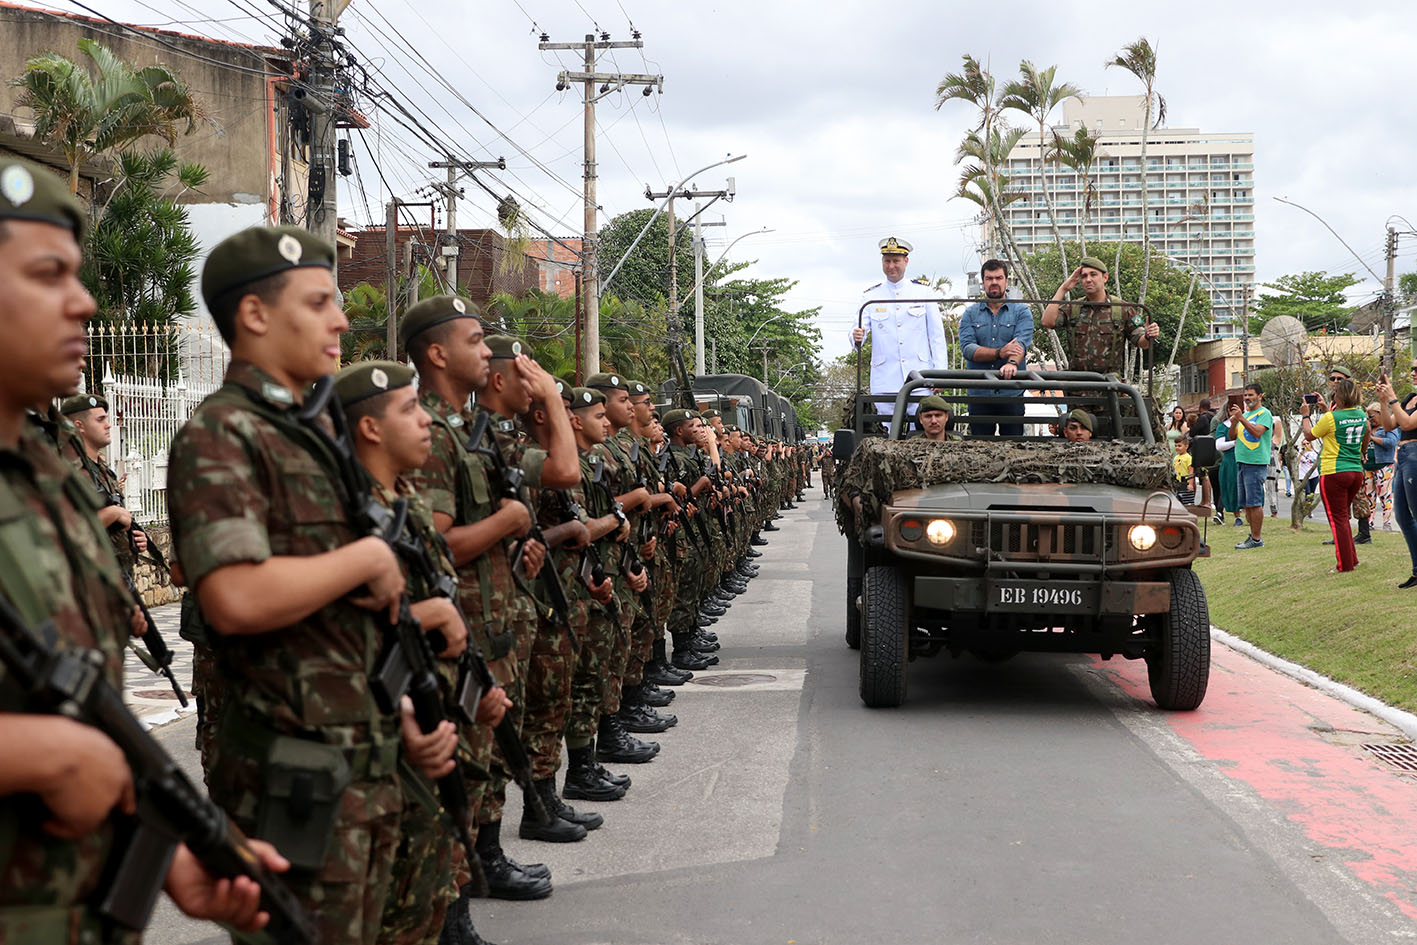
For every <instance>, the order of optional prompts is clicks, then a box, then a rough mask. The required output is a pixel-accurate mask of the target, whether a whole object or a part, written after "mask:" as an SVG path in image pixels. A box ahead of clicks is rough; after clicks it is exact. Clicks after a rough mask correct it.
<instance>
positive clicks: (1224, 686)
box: [1095, 643, 1417, 921]
mask: <svg viewBox="0 0 1417 945" xmlns="http://www.w3.org/2000/svg"><path fill="white" fill-rule="evenodd" d="M1095 669H1096V670H1097V671H1099V672H1101V673H1102V674H1103V675H1104V676H1106V677H1108V678H1110V679H1111V680H1112V681H1113V682H1114V683H1115V684H1116V685H1117V686H1119V687H1120V688H1122V689H1123V690H1124V691H1125V692H1127V693H1128V694H1129V695H1131V696H1132V697H1134V698H1135V699H1137V700H1138V701H1140V702H1149V701H1150V698H1151V697H1150V690H1149V688H1148V685H1147V678H1146V666H1145V664H1144V663H1142V662H1141V661H1140V660H1138V661H1134V662H1133V661H1126V662H1124V661H1119V660H1112V661H1109V662H1105V663H1104V662H1102V661H1101V660H1098V661H1096V665H1095ZM1165 719H1166V724H1167V725H1168V726H1169V728H1170V730H1171V731H1172V732H1173V733H1174V734H1175V735H1177V736H1178V737H1179V738H1181V739H1183V740H1184V742H1185V743H1186V744H1188V745H1189V746H1190V747H1191V748H1192V749H1194V751H1195V752H1196V754H1197V755H1199V756H1200V757H1202V758H1204V759H1206V760H1207V761H1209V762H1211V763H1212V764H1213V765H1214V767H1215V768H1216V770H1218V771H1220V772H1222V773H1223V774H1224V775H1225V776H1226V777H1227V778H1230V779H1232V780H1234V781H1238V782H1241V783H1243V784H1244V785H1246V786H1248V788H1249V789H1250V790H1252V791H1253V792H1254V794H1255V795H1257V796H1258V797H1259V798H1261V799H1263V801H1264V802H1265V803H1267V804H1268V805H1269V806H1270V807H1271V808H1272V809H1273V810H1274V811H1275V812H1277V813H1278V814H1280V815H1281V816H1283V817H1284V818H1285V819H1287V820H1288V821H1290V822H1291V823H1293V824H1296V825H1298V826H1299V827H1300V828H1301V829H1302V830H1303V832H1304V834H1305V836H1307V837H1308V838H1309V839H1310V840H1311V841H1313V842H1314V843H1315V844H1317V845H1319V846H1322V847H1324V848H1326V849H1328V850H1331V851H1333V856H1334V858H1336V859H1337V860H1339V861H1341V862H1342V863H1343V864H1344V865H1345V867H1346V868H1347V869H1348V870H1349V871H1350V872H1351V874H1352V875H1353V876H1354V877H1355V878H1356V879H1357V880H1359V881H1360V882H1361V883H1363V884H1366V885H1367V886H1368V887H1369V888H1370V889H1371V891H1372V892H1374V893H1375V894H1377V895H1378V896H1381V897H1382V898H1384V899H1386V900H1387V901H1388V902H1390V903H1392V904H1393V906H1395V907H1396V908H1397V909H1399V910H1400V911H1401V912H1402V913H1403V914H1405V915H1406V916H1407V917H1408V918H1410V919H1413V920H1414V921H1417V772H1413V773H1407V774H1404V773H1403V772H1401V771H1400V770H1399V769H1398V768H1395V767H1392V766H1390V765H1388V764H1385V763H1383V762H1381V761H1379V760H1377V759H1376V758H1375V757H1374V756H1373V754H1371V753H1370V752H1369V751H1367V750H1365V749H1364V748H1362V747H1361V745H1363V744H1370V743H1378V744H1392V743H1395V742H1405V741H1406V740H1405V739H1404V738H1402V737H1401V735H1400V733H1399V732H1398V731H1397V730H1396V729H1394V728H1393V727H1392V726H1390V725H1388V724H1387V723H1386V722H1384V721H1382V720H1381V719H1378V718H1376V717H1375V716H1372V715H1369V714H1368V713H1366V712H1362V711H1359V710H1357V709H1355V708H1353V707H1352V706H1350V705H1348V704H1347V703H1345V702H1343V701H1342V700H1340V699H1337V698H1335V697H1333V696H1330V695H1328V694H1326V693H1323V692H1320V691H1319V690H1317V689H1314V688H1311V687H1309V686H1307V685H1304V684H1303V683H1300V682H1298V681H1296V680H1293V679H1291V678H1289V677H1287V676H1284V675H1283V674H1281V673H1278V672H1276V671H1274V670H1271V669H1269V668H1268V667H1266V666H1263V665H1261V664H1259V663H1257V662H1255V661H1254V660H1252V659H1250V658H1249V657H1247V656H1245V655H1243V654H1241V653H1238V652H1236V651H1234V650H1232V649H1230V648H1228V647H1226V646H1222V645H1220V644H1219V643H1215V644H1214V645H1213V649H1212V663H1211V675H1210V686H1209V690H1208V691H1207V694H1206V698H1205V702H1204V703H1203V704H1202V705H1201V707H1200V708H1199V709H1197V710H1196V711H1194V712H1174V713H1169V714H1167V715H1166V716H1165ZM1413 760H1417V752H1414V753H1413Z"/></svg>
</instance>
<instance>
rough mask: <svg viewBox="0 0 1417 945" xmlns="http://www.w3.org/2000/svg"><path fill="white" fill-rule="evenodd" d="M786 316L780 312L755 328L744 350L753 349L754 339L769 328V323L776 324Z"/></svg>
mask: <svg viewBox="0 0 1417 945" xmlns="http://www.w3.org/2000/svg"><path fill="white" fill-rule="evenodd" d="M786 314H787V313H786V312H778V313H777V314H776V315H774V316H772V317H771V318H769V319H768V320H767V321H766V322H763V323H762V324H761V325H759V326H758V327H757V328H755V329H754V330H753V333H752V334H751V335H749V336H748V343H747V344H745V345H743V347H744V348H751V347H752V345H753V339H754V338H756V337H758V332H760V331H762V330H763V329H764V328H766V327H768V322H775V321H777V320H778V319H779V318H781V317H782V316H784V315H786ZM763 380H767V378H763Z"/></svg>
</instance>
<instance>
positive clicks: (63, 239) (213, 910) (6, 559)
mask: <svg viewBox="0 0 1417 945" xmlns="http://www.w3.org/2000/svg"><path fill="white" fill-rule="evenodd" d="M0 198H3V199H0V285H4V286H5V292H4V293H3V295H0V332H3V334H4V337H5V339H6V344H7V348H6V355H7V363H6V367H5V370H4V371H3V372H0V505H2V506H3V507H4V508H5V509H6V510H7V511H6V514H5V515H4V516H3V524H0V596H3V597H4V598H5V599H6V601H7V602H8V603H9V604H10V605H11V606H12V607H13V608H14V609H15V610H16V611H18V613H19V614H20V616H21V617H22V618H23V619H24V620H26V621H27V622H28V623H29V624H30V625H31V626H38V625H40V624H41V623H43V622H45V621H48V622H49V626H50V627H51V628H52V630H53V632H54V634H55V639H54V641H53V642H54V643H55V644H56V645H57V646H59V647H61V648H65V649H71V648H82V649H86V650H91V651H93V652H95V653H97V654H99V655H100V656H101V658H102V670H103V677H104V679H105V681H106V682H107V683H108V684H110V685H111V686H113V687H114V688H115V689H117V690H118V691H119V692H121V691H122V689H123V678H122V674H123V649H124V646H125V644H126V642H127V640H128V637H129V635H130V634H131V633H139V632H141V631H142V629H143V628H142V624H141V623H140V622H139V618H138V614H137V613H136V608H135V607H134V601H133V599H132V597H131V596H130V595H128V594H127V592H126V591H125V590H124V588H123V585H122V583H121V581H120V577H119V573H118V565H117V561H116V559H115V558H114V556H113V550H112V546H111V544H110V543H109V540H108V536H107V535H106V534H105V531H104V528H103V527H102V526H101V525H100V524H99V522H98V520H97V518H96V513H97V511H98V509H99V503H98V501H97V498H96V496H95V495H94V491H93V484H92V483H91V482H88V481H86V479H84V478H81V477H80V476H79V475H78V474H77V473H76V472H75V470H74V469H73V467H72V466H70V465H69V464H68V463H66V462H64V460H62V459H61V458H60V457H59V456H58V455H57V453H56V452H55V449H54V445H53V442H52V440H50V439H49V437H48V436H47V434H46V432H45V431H44V430H43V429H42V427H41V426H40V425H39V424H38V423H33V422H29V421H27V419H26V418H27V408H30V407H32V406H33V405H36V404H41V403H45V402H47V401H49V400H50V399H51V398H53V397H58V396H66V395H69V394H72V393H73V392H74V390H75V389H76V388H77V386H78V381H79V375H80V371H81V369H82V367H83V354H84V343H83V338H84V334H83V322H84V321H86V320H87V319H88V318H89V317H91V316H92V315H93V312H94V302H93V299H92V297H90V295H89V294H88V292H87V291H86V290H85V289H84V287H83V284H82V283H81V282H80V281H79V276H78V273H79V265H80V250H79V241H80V238H81V237H82V232H83V226H84V221H85V219H86V214H85V213H84V211H83V209H82V208H81V207H80V206H79V205H78V202H77V201H76V200H74V198H73V197H71V196H70V195H69V191H68V187H67V186H66V185H65V182H63V181H61V180H59V178H57V177H56V176H54V175H53V174H52V173H51V172H50V171H48V170H46V169H44V168H41V167H39V166H38V165H35V164H32V163H30V162H28V161H23V160H20V159H17V158H0ZM29 416H37V415H34V414H32V413H31V414H29ZM0 632H7V631H0ZM0 770H3V771H4V772H5V775H6V777H5V782H6V790H5V791H3V792H0V837H3V838H4V839H3V843H0V942H5V943H6V945H77V943H79V942H84V943H92V945H96V943H108V942H115V943H116V942H136V941H137V939H138V936H137V935H136V934H133V933H124V932H120V931H118V930H116V928H115V926H114V925H113V924H112V923H111V922H109V921H108V920H106V919H104V918H103V917H101V916H99V915H98V912H97V908H96V903H97V902H98V901H99V899H100V898H101V892H102V891H101V890H98V886H99V884H100V882H101V879H102V877H103V876H104V874H105V871H106V869H107V868H108V867H109V866H110V865H111V862H110V861H111V860H112V859H113V858H114V857H115V856H117V855H119V854H120V853H121V852H122V851H120V850H117V849H116V848H115V827H116V825H115V822H114V820H113V815H114V814H120V813H121V814H131V813H132V812H133V784H132V774H131V772H130V771H129V768H128V765H127V762H126V760H125V759H124V757H123V754H122V752H121V751H120V750H119V748H118V747H117V745H115V744H114V743H113V742H112V741H111V740H110V739H109V738H108V737H107V736H106V735H104V734H103V733H102V732H100V731H99V730H98V729H97V728H94V727H92V726H89V725H86V724H83V723H81V722H77V721H74V720H72V719H69V718H66V717H64V716H61V715H52V714H44V713H35V712H31V711H29V710H28V709H27V707H26V705H25V700H24V696H23V694H22V693H21V692H20V691H19V688H18V686H17V684H16V683H15V682H14V681H13V680H12V679H11V678H10V677H9V675H8V673H7V672H6V671H5V670H4V669H3V667H0ZM253 846H254V848H255V849H256V851H257V853H258V855H260V856H261V858H262V860H263V861H264V862H265V863H266V864H267V866H268V867H270V868H271V869H273V870H276V871H281V870H283V869H284V868H285V867H286V865H287V864H286V863H285V861H284V860H283V859H281V858H280V857H279V856H278V855H277V854H275V852H274V850H273V849H272V848H271V847H270V846H269V845H267V844H263V843H259V842H257V843H255V844H253ZM166 889H167V892H168V894H169V895H170V896H171V897H172V898H173V900H174V901H175V902H176V903H177V905H178V907H179V908H180V909H182V910H183V911H184V912H186V913H187V914H189V915H192V916H194V917H196V918H204V919H215V920H217V921H223V922H228V923H231V924H233V925H235V926H237V927H239V928H241V929H244V930H252V929H255V928H258V927H259V926H260V925H261V924H263V923H264V921H265V920H264V918H263V915H264V914H258V912H257V909H258V906H259V896H260V890H259V888H258V887H257V886H256V885H255V884H254V883H252V882H250V881H249V880H246V879H241V880H238V881H237V882H235V883H229V884H228V883H221V884H219V883H217V881H216V880H215V879H213V878H212V877H211V876H210V875H209V874H207V872H206V871H205V870H204V869H202V867H201V866H200V865H199V864H198V863H197V861H196V859H195V858H194V857H193V856H192V854H191V852H190V851H188V850H187V848H186V847H184V846H181V845H179V846H178V848H177V852H176V855H175V856H174V858H173V859H172V861H171V865H170V866H169V867H168V868H167V875H166Z"/></svg>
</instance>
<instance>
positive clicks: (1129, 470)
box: [832, 371, 1214, 710]
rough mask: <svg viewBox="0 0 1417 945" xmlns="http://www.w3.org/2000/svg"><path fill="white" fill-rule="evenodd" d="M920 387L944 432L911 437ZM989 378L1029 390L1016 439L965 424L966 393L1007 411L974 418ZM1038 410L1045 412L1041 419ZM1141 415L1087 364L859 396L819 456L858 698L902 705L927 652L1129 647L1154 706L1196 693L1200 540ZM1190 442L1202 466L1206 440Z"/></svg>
mask: <svg viewBox="0 0 1417 945" xmlns="http://www.w3.org/2000/svg"><path fill="white" fill-rule="evenodd" d="M930 388H933V389H934V392H935V393H937V394H939V395H941V396H943V397H944V398H945V399H946V400H947V401H948V402H950V403H951V405H952V407H953V408H954V409H953V415H954V418H955V419H954V420H952V422H951V426H952V428H953V437H952V439H950V440H948V441H946V442H943V443H940V442H932V441H926V440H922V439H919V438H910V436H909V434H910V429H909V428H910V426H911V424H912V418H913V414H914V409H915V405H914V401H915V400H916V399H918V398H919V397H920V396H921V395H923V394H929V393H931V390H929V389H930ZM1001 390H1022V391H1023V392H1024V396H1025V397H1027V402H1028V404H1029V411H1028V414H1029V415H1028V417H1027V421H1028V425H1027V426H1025V427H1024V431H1025V435H1021V436H1008V437H1005V436H998V435H993V436H977V437H976V436H972V435H969V434H968V433H967V424H966V423H965V422H964V419H963V416H962V415H963V414H964V413H965V410H964V407H965V406H966V405H968V406H969V407H970V410H971V418H970V419H974V420H976V421H982V420H987V419H993V420H997V421H1001V422H1008V421H1011V420H1014V421H1016V420H1018V418H1017V417H1015V416H1010V415H1007V414H1005V413H1002V412H1001V413H1000V414H999V415H997V416H992V417H990V416H986V415H987V414H988V412H989V404H990V403H995V404H998V403H1003V402H1004V396H1005V395H1002V394H1001V393H1000V391H1001ZM1040 404H1043V405H1049V406H1050V407H1051V408H1052V412H1053V416H1054V417H1056V420H1057V423H1055V424H1051V425H1050V424H1048V423H1047V422H1046V420H1045V421H1044V422H1042V423H1040V422H1039V417H1038V414H1039V411H1038V410H1037V407H1038V405H1040ZM1073 409H1086V410H1088V412H1089V413H1090V414H1092V415H1093V416H1092V419H1093V421H1094V423H1093V426H1094V427H1095V428H1096V430H1097V431H1098V434H1097V436H1096V437H1095V438H1094V439H1092V440H1090V441H1088V442H1068V441H1066V440H1064V439H1062V438H1061V437H1060V436H1059V435H1056V434H1060V433H1061V432H1062V429H1061V428H1062V426H1063V419H1064V416H1065V415H1066V414H1067V413H1068V412H1069V411H1071V410H1073ZM885 410H889V411H890V412H889V413H885V412H883V411H885ZM1150 413H1151V411H1150V410H1149V409H1148V407H1147V404H1146V402H1145V399H1144V398H1143V397H1142V396H1141V394H1140V393H1139V392H1138V391H1137V390H1136V389H1134V388H1133V387H1131V386H1129V385H1127V384H1124V383H1122V382H1121V381H1119V380H1118V379H1117V378H1116V376H1115V375H1102V374H1093V373H1086V372H1044V371H1026V372H1022V373H1020V374H1018V375H1017V376H1016V377H1014V378H1012V379H1008V380H1006V379H1004V378H1002V377H1001V376H1000V375H999V374H998V373H997V372H994V371H922V372H916V373H913V374H911V375H910V377H909V378H908V380H907V382H906V385H905V387H904V388H903V389H902V390H901V391H900V392H899V393H898V394H896V395H894V396H888V395H866V394H858V396H857V398H856V402H855V404H854V406H853V407H852V408H851V416H852V418H853V420H854V423H853V425H852V427H851V428H848V429H842V430H838V431H837V432H836V435H835V438H834V441H833V444H832V452H833V457H834V458H835V459H836V460H837V462H838V464H839V468H840V467H845V468H844V469H842V471H841V472H840V473H839V475H838V479H837V484H838V487H839V489H840V495H839V497H838V502H839V505H838V506H837V517H838V522H839V524H840V525H841V526H842V530H843V532H844V533H845V534H846V535H847V538H848V542H849V546H848V556H847V575H846V639H847V643H848V644H849V645H850V646H852V647H853V648H857V649H859V650H860V659H861V676H860V693H861V700H862V701H863V702H864V703H865V704H866V705H868V706H872V707H883V706H898V705H900V704H901V703H903V702H904V701H905V698H906V689H907V678H908V673H907V668H908V666H909V664H910V662H911V661H913V660H915V659H918V658H920V657H926V656H934V655H936V654H938V653H941V652H948V653H950V654H952V655H953V656H956V657H958V656H960V655H962V654H964V653H972V654H974V655H976V656H979V657H982V658H984V659H986V660H1001V659H1006V658H1008V657H1009V656H1012V655H1013V654H1015V653H1019V652H1048V653H1092V654H1097V655H1099V656H1101V657H1102V659H1104V660H1107V659H1112V658H1113V657H1117V656H1120V657H1123V658H1125V659H1142V660H1145V661H1146V665H1147V675H1148V678H1149V680H1150V684H1151V694H1152V697H1153V698H1154V699H1155V700H1156V704H1157V705H1158V706H1160V707H1161V708H1163V709H1173V710H1188V709H1194V708H1196V707H1197V706H1199V705H1200V704H1201V701H1202V700H1203V699H1204V698H1205V691H1206V684H1207V680H1208V678H1209V674H1210V617H1209V612H1208V609H1207V606H1206V599H1205V591H1204V589H1203V588H1202V587H1201V582H1200V579H1199V578H1198V577H1197V576H1196V574H1195V572H1194V571H1193V570H1192V569H1191V565H1192V562H1193V561H1194V560H1195V559H1196V557H1197V556H1198V555H1200V554H1202V553H1203V538H1202V534H1201V531H1200V529H1199V528H1198V526H1197V516H1196V514H1195V513H1194V511H1192V510H1189V509H1188V508H1187V507H1186V506H1185V505H1183V504H1182V503H1181V501H1180V500H1179V499H1178V498H1177V496H1176V494H1175V492H1174V491H1172V489H1171V471H1170V457H1169V456H1168V455H1167V454H1166V452H1165V450H1164V449H1163V447H1162V446H1160V445H1158V443H1157V441H1156V437H1155V433H1154V431H1153V424H1152V422H1148V421H1146V420H1143V419H1140V418H1147V417H1149V416H1150ZM1055 429H1056V433H1055ZM1192 452H1193V454H1195V463H1196V465H1197V467H1200V466H1204V465H1208V464H1209V463H1210V462H1211V461H1212V457H1213V455H1214V441H1213V440H1209V439H1208V438H1198V440H1197V442H1195V443H1193V445H1192Z"/></svg>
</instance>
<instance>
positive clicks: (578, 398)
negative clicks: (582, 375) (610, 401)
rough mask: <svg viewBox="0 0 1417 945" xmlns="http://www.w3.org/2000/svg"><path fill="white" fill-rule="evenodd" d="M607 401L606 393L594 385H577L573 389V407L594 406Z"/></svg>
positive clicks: (578, 408) (577, 408)
mask: <svg viewBox="0 0 1417 945" xmlns="http://www.w3.org/2000/svg"><path fill="white" fill-rule="evenodd" d="M603 403H605V395H604V394H602V393H601V392H600V391H598V390H596V389H595V388H593V387H577V388H576V389H575V390H573V391H571V409H572V410H580V409H581V408H582V407H594V406H595V405H596V404H603Z"/></svg>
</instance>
